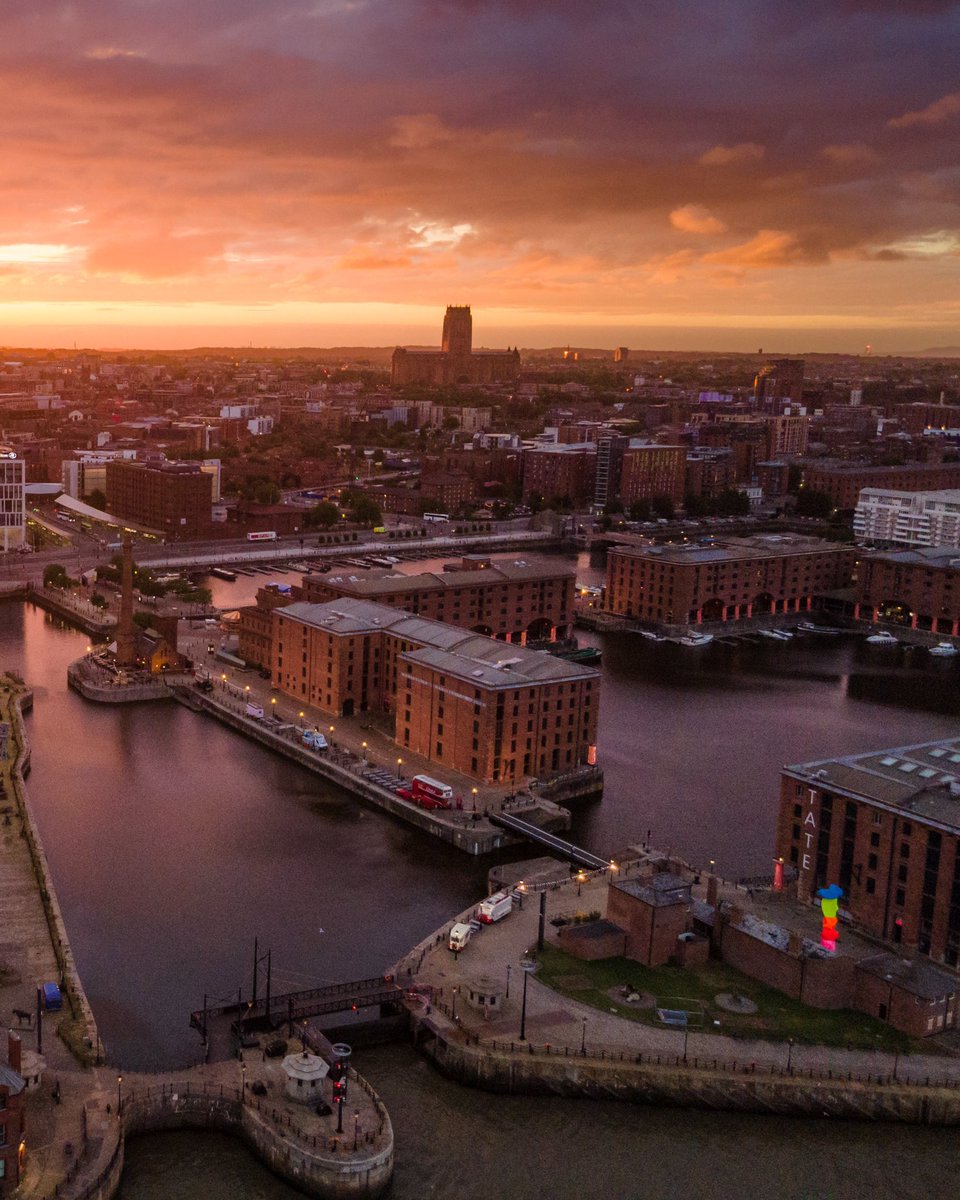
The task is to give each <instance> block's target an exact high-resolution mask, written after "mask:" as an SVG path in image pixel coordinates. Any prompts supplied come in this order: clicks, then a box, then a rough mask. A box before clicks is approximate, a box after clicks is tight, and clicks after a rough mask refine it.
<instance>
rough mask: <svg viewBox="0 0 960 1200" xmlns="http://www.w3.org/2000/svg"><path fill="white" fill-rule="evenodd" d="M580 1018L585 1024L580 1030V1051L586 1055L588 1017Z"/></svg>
mask: <svg viewBox="0 0 960 1200" xmlns="http://www.w3.org/2000/svg"><path fill="white" fill-rule="evenodd" d="M580 1020H581V1021H582V1022H583V1025H582V1027H581V1030H580V1053H581V1054H583V1055H586V1053H587V1018H586V1017H581V1018H580Z"/></svg>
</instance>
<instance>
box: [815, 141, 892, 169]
mask: <svg viewBox="0 0 960 1200" xmlns="http://www.w3.org/2000/svg"><path fill="white" fill-rule="evenodd" d="M822 153H823V157H824V158H827V159H829V160H830V162H834V163H837V164H838V165H840V166H852V167H856V166H861V165H866V164H869V163H874V162H876V161H877V159H878V157H879V155H878V154H877V152H876V150H872V149H871V148H870V147H869V146H867V145H865V144H864V143H863V142H849V143H847V144H845V145H844V144H841V145H835V146H824V148H823V151H822Z"/></svg>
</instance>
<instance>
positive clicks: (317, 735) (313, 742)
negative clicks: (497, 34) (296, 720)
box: [302, 729, 327, 750]
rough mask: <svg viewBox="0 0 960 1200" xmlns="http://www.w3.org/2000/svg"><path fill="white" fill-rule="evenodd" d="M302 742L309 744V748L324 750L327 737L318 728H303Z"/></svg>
mask: <svg viewBox="0 0 960 1200" xmlns="http://www.w3.org/2000/svg"><path fill="white" fill-rule="evenodd" d="M302 740H303V744H304V745H305V746H309V748H310V749H311V750H326V748H327V739H326V738H325V737H324V736H323V734H322V733H321V732H320V731H319V730H318V729H305V730H304V731H303V739H302Z"/></svg>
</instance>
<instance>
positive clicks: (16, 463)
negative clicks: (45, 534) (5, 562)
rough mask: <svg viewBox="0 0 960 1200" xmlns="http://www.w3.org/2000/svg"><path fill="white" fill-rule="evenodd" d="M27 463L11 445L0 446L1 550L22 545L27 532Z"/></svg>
mask: <svg viewBox="0 0 960 1200" xmlns="http://www.w3.org/2000/svg"><path fill="white" fill-rule="evenodd" d="M25 483H26V472H25V465H24V461H23V459H22V458H18V457H17V452H16V450H14V449H13V448H12V447H11V446H0V550H3V551H4V552H5V551H7V550H12V549H14V548H15V547H17V546H22V545H23V542H24V538H25V537H26V532H27V507H26V501H25V499H24V495H25V493H24V485H25Z"/></svg>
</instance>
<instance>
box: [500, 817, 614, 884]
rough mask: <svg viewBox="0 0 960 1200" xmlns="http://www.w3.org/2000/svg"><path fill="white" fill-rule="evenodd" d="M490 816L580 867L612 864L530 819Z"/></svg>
mask: <svg viewBox="0 0 960 1200" xmlns="http://www.w3.org/2000/svg"><path fill="white" fill-rule="evenodd" d="M489 817H490V820H491V822H492V823H493V824H494V825H499V826H500V827H501V829H509V830H510V831H511V832H513V833H518V834H520V836H521V837H525V838H527V839H528V840H529V841H531V842H538V843H539V844H540V845H541V846H546V847H547V849H548V850H553V851H555V852H556V853H557V854H560V855H562V856H563V857H564V858H566V859H568V860H569V861H570V862H572V863H575V864H576V865H577V866H578V867H584V868H585V869H586V870H588V871H602V870H605V869H606V868H607V867H609V866H610V863H609V861H608V860H607V859H605V858H600V857H599V856H598V855H596V854H591V853H590V851H589V850H584V849H583V847H582V846H575V845H574V844H573V842H567V841H564V839H563V838H559V837H557V835H556V834H555V833H548V832H547V830H546V829H541V828H540V826H539V825H532V824H531V823H530V822H529V821H522V820H521V819H520V818H519V817H515V816H514V815H513V814H512V813H490V814H489Z"/></svg>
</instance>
